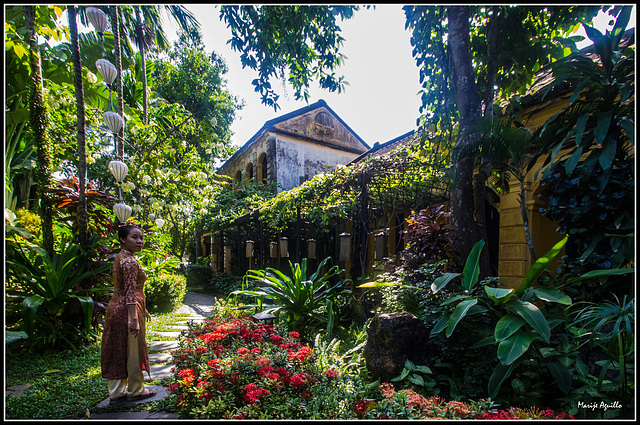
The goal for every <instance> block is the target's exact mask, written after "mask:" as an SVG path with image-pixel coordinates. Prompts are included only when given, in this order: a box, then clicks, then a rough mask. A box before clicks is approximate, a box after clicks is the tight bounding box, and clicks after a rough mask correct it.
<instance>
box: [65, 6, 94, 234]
mask: <svg viewBox="0 0 640 425" xmlns="http://www.w3.org/2000/svg"><path fill="white" fill-rule="evenodd" d="M67 10H68V14H69V32H70V33H71V51H72V55H73V74H74V76H73V83H74V87H75V91H76V114H77V120H78V185H79V187H78V201H79V202H78V238H79V241H80V245H82V246H86V245H87V243H88V241H89V237H88V230H87V222H88V219H87V198H86V195H85V190H86V187H87V140H86V134H85V129H84V126H85V124H84V88H83V84H82V63H81V59H80V44H79V43H78V24H77V22H76V9H75V7H74V6H69V7H68V9H67Z"/></svg>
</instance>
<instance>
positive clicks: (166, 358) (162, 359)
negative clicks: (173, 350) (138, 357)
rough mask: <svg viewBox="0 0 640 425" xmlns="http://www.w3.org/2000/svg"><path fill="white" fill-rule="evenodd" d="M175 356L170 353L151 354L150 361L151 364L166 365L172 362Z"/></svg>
mask: <svg viewBox="0 0 640 425" xmlns="http://www.w3.org/2000/svg"><path fill="white" fill-rule="evenodd" d="M172 359H173V356H172V355H171V354H169V353H153V354H149V361H150V362H151V363H166V362H170V361H171V360H172Z"/></svg>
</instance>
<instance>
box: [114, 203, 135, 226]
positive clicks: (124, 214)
mask: <svg viewBox="0 0 640 425" xmlns="http://www.w3.org/2000/svg"><path fill="white" fill-rule="evenodd" d="M113 211H114V212H115V213H116V217H118V220H120V223H126V222H127V220H128V219H129V217H131V207H130V206H129V205H127V204H125V203H124V202H119V203H117V204H115V205H114V206H113Z"/></svg>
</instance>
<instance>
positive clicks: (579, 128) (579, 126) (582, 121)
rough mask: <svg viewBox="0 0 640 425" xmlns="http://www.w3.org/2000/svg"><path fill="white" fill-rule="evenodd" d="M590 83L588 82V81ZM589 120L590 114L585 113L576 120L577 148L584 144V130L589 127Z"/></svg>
mask: <svg viewBox="0 0 640 425" xmlns="http://www.w3.org/2000/svg"><path fill="white" fill-rule="evenodd" d="M586 81H587V82H588V80H586ZM588 120H589V113H588V112H585V113H584V114H582V115H580V116H579V117H578V119H577V120H576V146H580V145H581V144H582V135H583V134H584V129H585V127H586V125H587V121H588Z"/></svg>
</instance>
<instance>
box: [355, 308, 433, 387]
mask: <svg viewBox="0 0 640 425" xmlns="http://www.w3.org/2000/svg"><path fill="white" fill-rule="evenodd" d="M367 335H368V337H367V342H366V344H365V346H364V350H363V355H364V358H365V361H366V364H367V369H368V370H369V372H370V373H371V376H372V377H373V379H374V380H375V379H378V378H380V381H381V382H388V381H389V380H391V379H392V378H395V377H396V376H398V375H400V372H402V368H403V366H404V362H405V360H407V359H409V360H411V361H412V362H413V363H415V364H416V365H428V362H429V353H428V350H427V342H428V339H429V332H428V330H427V328H426V326H425V325H424V323H422V321H421V320H420V319H418V318H417V317H416V316H414V315H413V314H411V313H406V312H403V313H389V314H379V315H376V316H375V317H374V318H373V319H371V322H370V323H369V326H368V327H367Z"/></svg>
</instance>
